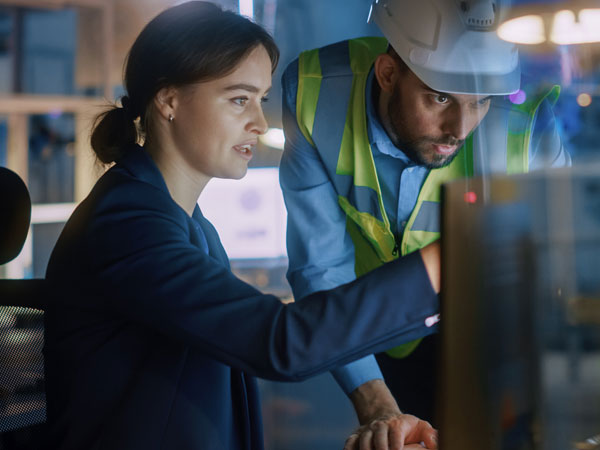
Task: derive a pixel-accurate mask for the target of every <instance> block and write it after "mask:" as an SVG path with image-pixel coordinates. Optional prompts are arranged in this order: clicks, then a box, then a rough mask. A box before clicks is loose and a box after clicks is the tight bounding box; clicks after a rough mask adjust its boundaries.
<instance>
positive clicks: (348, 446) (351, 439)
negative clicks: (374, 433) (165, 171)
mask: <svg viewBox="0 0 600 450" xmlns="http://www.w3.org/2000/svg"><path fill="white" fill-rule="evenodd" d="M358 437H359V435H358V433H352V434H351V435H350V436H348V439H346V442H345V443H344V450H357V449H358Z"/></svg>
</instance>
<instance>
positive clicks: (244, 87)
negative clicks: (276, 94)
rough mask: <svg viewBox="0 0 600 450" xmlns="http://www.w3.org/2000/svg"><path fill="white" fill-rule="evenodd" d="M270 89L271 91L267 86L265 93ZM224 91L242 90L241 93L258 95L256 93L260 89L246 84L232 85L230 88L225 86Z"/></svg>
mask: <svg viewBox="0 0 600 450" xmlns="http://www.w3.org/2000/svg"><path fill="white" fill-rule="evenodd" d="M270 89H271V86H269V88H268V89H267V91H269V90H270ZM225 90H226V91H237V90H243V91H248V92H252V93H253V94H256V93H258V92H260V91H261V89H260V88H259V87H257V86H254V85H253V84H247V83H237V84H232V85H230V86H226V87H225Z"/></svg>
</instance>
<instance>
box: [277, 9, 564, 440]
mask: <svg viewBox="0 0 600 450" xmlns="http://www.w3.org/2000/svg"><path fill="white" fill-rule="evenodd" d="M497 13H498V11H497V10H496V4H495V2H492V1H491V0H489V1H486V0H471V1H463V2H455V1H448V0H428V1H425V0H423V1H421V2H413V1H411V0H388V1H386V2H378V1H375V2H374V4H373V6H372V14H371V17H372V18H373V19H374V21H375V22H376V23H377V25H378V26H379V28H380V29H381V31H382V32H383V34H384V36H385V37H386V38H387V39H382V38H361V39H354V40H350V41H344V42H340V43H337V44H333V45H330V46H327V47H323V48H321V49H316V50H311V51H307V52H304V53H302V54H301V55H300V57H299V58H298V59H297V60H295V61H294V62H292V63H291V64H290V66H289V67H288V68H287V70H286V72H285V73H284V75H283V78H282V86H283V124H284V130H285V134H286V146H285V151H284V155H283V158H282V162H281V168H280V181H281V186H282V189H283V193H284V197H285V201H286V205H287V209H288V254H289V258H290V266H289V271H288V279H289V281H290V284H291V286H292V289H293V291H294V295H295V297H296V298H298V299H300V298H302V297H303V296H305V295H307V294H309V293H311V292H315V291H318V290H322V289H329V288H331V287H334V286H337V285H340V284H343V283H347V282H349V281H351V280H353V279H354V278H355V277H357V276H361V275H362V274H364V273H366V272H368V271H370V270H372V269H373V268H374V267H377V266H378V265H380V264H382V263H383V262H385V261H389V260H392V259H394V258H397V257H398V256H400V255H404V254H407V253H410V252H412V251H415V250H417V249H419V248H422V247H424V246H426V245H428V244H430V243H432V242H435V241H436V240H437V239H438V238H439V197H440V186H441V184H442V183H443V182H445V181H448V180H451V179H454V178H460V177H465V176H471V175H477V174H483V173H494V172H500V173H519V172H525V171H527V170H530V169H535V168H539V167H544V166H548V165H565V164H569V162H570V159H569V156H568V154H567V153H566V152H565V151H564V149H563V147H562V145H561V143H560V139H559V137H558V134H557V133H556V128H555V125H554V121H553V115H552V111H551V105H552V104H553V102H554V101H555V100H556V97H557V95H558V88H553V89H550V90H545V91H539V92H535V91H527V90H526V89H525V88H526V86H525V85H524V84H523V85H521V84H520V83H521V74H520V69H519V62H518V54H517V51H516V49H515V48H514V46H513V45H511V44H509V43H507V42H503V41H501V40H499V38H498V37H497V36H496V34H495V31H494V26H495V25H496V23H497V20H498V16H497ZM520 89H521V90H520ZM516 92H518V93H519V95H518V96H517V97H519V96H520V97H525V98H524V99H523V98H520V99H519V100H515V101H516V102H517V103H519V104H512V103H511V102H510V101H509V99H508V97H507V95H508V94H513V93H516ZM522 100H525V101H523V102H522ZM484 118H486V119H485V120H483V119H484ZM480 124H481V125H480ZM474 130H476V131H475V132H474ZM398 276H399V277H401V276H402V274H401V273H399V274H398ZM406 282H407V283H411V282H413V280H410V279H407V280H406ZM414 301H415V302H418V301H419V299H417V298H415V299H414ZM349 332H351V330H349ZM435 352H436V338H435V337H434V336H432V337H428V338H425V339H424V340H423V341H422V342H420V343H419V342H418V341H416V342H414V343H409V344H406V345H404V346H402V347H397V348H395V349H390V350H389V351H388V352H387V353H386V354H380V355H377V360H378V361H379V365H380V366H381V370H382V372H383V375H384V376H385V380H386V382H387V383H388V385H389V386H390V388H391V390H392V392H393V394H394V397H395V398H396V400H397V401H398V404H399V405H400V407H401V408H402V411H405V412H407V413H410V414H414V415H417V416H419V417H421V418H423V419H425V420H429V421H431V420H432V418H433V417H432V416H433V403H434V401H433V394H434V386H435V383H434V375H435V367H434V360H435ZM333 375H334V377H335V378H336V380H337V381H338V383H339V384H340V385H341V387H342V388H343V389H344V390H345V392H346V393H347V394H348V395H349V396H350V398H351V400H352V401H353V403H354V406H355V409H356V410H357V414H358V417H359V421H360V423H361V425H363V427H361V429H359V432H358V433H356V434H355V435H353V436H351V438H350V439H349V441H348V442H347V448H351V447H352V446H353V445H356V444H357V442H358V440H359V439H360V440H363V441H369V442H371V441H373V442H374V441H375V440H377V439H385V442H388V441H387V439H392V440H393V439H397V433H396V431H394V430H397V429H398V428H402V427H405V429H409V430H413V429H416V425H415V428H412V427H413V425H414V424H415V421H414V417H412V418H411V417H410V416H408V415H402V414H400V410H399V409H398V408H397V406H396V404H395V402H394V400H393V398H392V397H391V395H390V392H389V391H388V390H387V387H386V386H385V384H383V382H382V381H381V378H382V374H381V372H380V371H379V367H378V365H377V363H376V362H375V359H374V358H373V357H368V358H365V359H363V360H360V361H357V362H354V363H352V364H349V365H348V366H345V367H343V368H341V369H338V370H337V371H335V372H334V373H333ZM409 418H410V423H409V422H408V420H409ZM406 427H408V428H406ZM359 436H360V437H359ZM390 442H391V441H390ZM361 448H362V447H361Z"/></svg>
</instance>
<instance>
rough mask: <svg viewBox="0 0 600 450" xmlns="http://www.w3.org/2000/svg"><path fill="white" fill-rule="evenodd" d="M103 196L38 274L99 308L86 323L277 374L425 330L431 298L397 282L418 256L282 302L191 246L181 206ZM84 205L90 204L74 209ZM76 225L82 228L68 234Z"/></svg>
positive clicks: (131, 193)
mask: <svg viewBox="0 0 600 450" xmlns="http://www.w3.org/2000/svg"><path fill="white" fill-rule="evenodd" d="M101 203H102V204H100V205H96V206H94V208H93V209H94V212H93V213H92V214H91V219H89V222H88V219H87V218H86V216H85V213H84V214H83V216H82V215H81V214H80V213H77V214H76V215H75V216H74V217H73V218H72V220H71V221H70V222H71V225H69V228H68V229H66V232H64V233H63V236H62V237H61V240H60V241H59V244H57V248H56V249H55V253H56V254H55V255H54V257H55V260H54V262H53V264H52V266H51V267H52V270H49V273H48V275H49V277H48V279H49V280H51V282H60V281H61V280H63V281H64V282H63V283H61V288H62V290H63V292H64V294H65V295H64V297H63V299H62V300H61V301H63V302H72V305H71V306H72V307H73V308H76V309H81V308H82V307H85V308H86V309H88V310H91V311H97V313H96V314H95V315H94V317H95V318H96V319H95V320H99V318H102V317H115V318H122V319H119V320H120V321H122V322H123V323H129V324H132V323H133V324H137V325H136V326H140V327H148V328H150V329H153V330H156V331H157V332H159V333H161V334H162V335H164V336H165V339H172V340H174V341H176V342H177V341H178V342H181V343H184V344H186V345H190V346H193V347H194V348H196V349H197V350H199V351H201V352H203V353H204V354H206V355H207V356H209V357H212V358H214V359H216V360H218V361H220V362H222V363H224V364H227V365H229V366H231V367H234V368H237V369H239V370H242V371H244V372H246V373H248V374H250V375H254V376H258V377H263V378H268V379H274V380H287V381H290V380H302V379H305V378H307V377H310V376H313V375H316V374H318V373H322V372H324V371H329V370H331V369H333V368H334V367H337V366H339V365H343V364H347V363H349V362H350V361H353V360H355V359H357V358H359V357H362V356H365V355H368V354H370V353H372V352H377V351H383V350H385V349H386V348H389V347H391V346H394V345H399V344H401V343H403V342H407V341H410V340H414V339H416V338H419V337H422V336H424V335H428V334H430V333H432V332H433V331H434V330H435V326H434V327H431V328H430V327H428V326H427V324H426V319H427V317H429V316H431V315H432V314H435V313H436V312H437V310H438V306H439V305H438V299H437V295H436V294H435V292H434V291H433V289H432V288H431V285H430V284H428V283H427V282H426V281H425V280H421V281H423V283H419V284H418V285H416V286H415V285H406V284H405V283H400V282H399V281H398V278H397V273H406V274H407V276H410V277H415V278H416V279H417V280H419V279H421V278H423V277H427V273H426V271H425V268H424V265H423V262H422V260H421V258H420V256H419V255H418V254H417V255H408V256H407V257H404V258H401V259H399V260H397V261H393V262H391V263H389V264H385V265H384V266H382V267H380V268H378V269H376V270H375V271H373V272H371V273H369V274H367V275H366V276H364V277H361V279H360V280H356V281H354V282H352V283H349V284H344V285H342V286H339V287H338V288H336V289H334V290H331V291H320V292H316V293H313V294H311V295H309V296H307V297H306V298H304V299H303V300H301V301H299V302H294V303H291V304H284V303H282V302H281V301H280V300H279V299H278V298H276V297H274V296H271V295H266V294H262V293H260V292H259V291H258V290H256V289H255V288H253V287H252V286H250V285H248V284H246V283H244V282H243V281H241V280H239V279H238V278H236V277H235V276H234V275H233V274H232V273H231V271H230V270H229V269H228V268H227V267H226V266H224V265H223V264H222V263H221V262H220V261H218V260H216V259H214V258H213V257H211V256H210V255H207V254H206V253H205V252H204V251H202V249H200V248H199V247H196V246H195V245H193V244H192V243H191V242H190V235H189V233H190V231H189V228H188V227H187V224H186V223H185V219H184V220H183V221H182V220H177V218H178V216H179V217H180V216H181V215H182V214H184V213H183V212H182V211H180V208H179V209H178V208H177V207H176V205H175V204H174V203H173V202H172V200H171V199H170V197H169V196H168V194H165V193H162V192H161V193H157V190H156V189H155V188H153V187H152V186H150V185H147V184H146V183H143V182H133V183H129V186H127V187H126V188H123V189H117V190H115V192H114V193H111V194H107V195H105V196H104V197H103V198H102V202H101ZM86 209H88V210H89V209H91V208H90V203H89V202H86V204H85V205H84V206H83V207H82V208H81V209H80V211H84V212H85V210H86ZM79 223H84V224H85V223H88V225H84V226H83V228H82V229H83V232H77V231H75V232H74V231H72V226H76V227H77V226H78V225H77V224H79ZM90 286H93V291H90V289H92V288H91V287H90ZM82 292H87V293H88V294H86V295H85V300H86V301H85V304H83V303H82V301H81V300H82V296H81V293H82ZM90 292H93V295H91V294H90ZM367 293H369V298H367ZM413 298H419V302H412V301H410V300H411V299H413ZM130 326H131V325H130Z"/></svg>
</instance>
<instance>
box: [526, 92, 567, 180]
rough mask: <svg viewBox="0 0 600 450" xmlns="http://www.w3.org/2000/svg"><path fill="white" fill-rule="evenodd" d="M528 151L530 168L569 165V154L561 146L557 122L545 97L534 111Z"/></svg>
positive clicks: (537, 168)
mask: <svg viewBox="0 0 600 450" xmlns="http://www.w3.org/2000/svg"><path fill="white" fill-rule="evenodd" d="M529 152H530V153H529V169H530V170H539V169H543V168H548V167H565V166H570V165H571V156H570V155H569V152H568V151H567V150H566V149H565V147H564V146H563V143H562V139H561V136H560V129H559V123H558V121H557V119H556V116H555V115H554V111H553V109H552V106H551V104H550V102H549V101H548V100H547V99H545V100H544V101H543V102H542V103H541V105H540V107H539V108H538V110H537V112H536V116H535V118H534V123H533V128H532V134H531V146H530V149H529Z"/></svg>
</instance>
